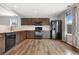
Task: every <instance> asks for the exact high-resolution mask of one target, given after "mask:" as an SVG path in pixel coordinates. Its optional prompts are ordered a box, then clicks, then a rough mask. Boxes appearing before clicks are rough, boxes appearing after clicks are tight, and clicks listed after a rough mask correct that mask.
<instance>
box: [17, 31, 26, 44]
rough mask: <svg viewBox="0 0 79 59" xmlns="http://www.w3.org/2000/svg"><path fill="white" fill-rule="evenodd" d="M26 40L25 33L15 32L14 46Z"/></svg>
mask: <svg viewBox="0 0 79 59" xmlns="http://www.w3.org/2000/svg"><path fill="white" fill-rule="evenodd" d="M24 39H26V31H19V32H16V44H18V43H19V42H21V41H22V40H24Z"/></svg>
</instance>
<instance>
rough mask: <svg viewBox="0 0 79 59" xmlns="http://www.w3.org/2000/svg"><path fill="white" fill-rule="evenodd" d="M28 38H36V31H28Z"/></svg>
mask: <svg viewBox="0 0 79 59" xmlns="http://www.w3.org/2000/svg"><path fill="white" fill-rule="evenodd" d="M26 38H27V39H34V31H27V35H26Z"/></svg>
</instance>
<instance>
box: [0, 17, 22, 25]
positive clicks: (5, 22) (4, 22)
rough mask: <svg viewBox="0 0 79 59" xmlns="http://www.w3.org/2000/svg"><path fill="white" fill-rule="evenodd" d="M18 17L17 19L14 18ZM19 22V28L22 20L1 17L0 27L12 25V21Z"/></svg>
mask: <svg viewBox="0 0 79 59" xmlns="http://www.w3.org/2000/svg"><path fill="white" fill-rule="evenodd" d="M14 17H16V19H15V18H14ZM15 20H16V21H17V26H20V25H21V18H20V17H18V16H0V25H8V26H10V25H11V22H12V21H15Z"/></svg>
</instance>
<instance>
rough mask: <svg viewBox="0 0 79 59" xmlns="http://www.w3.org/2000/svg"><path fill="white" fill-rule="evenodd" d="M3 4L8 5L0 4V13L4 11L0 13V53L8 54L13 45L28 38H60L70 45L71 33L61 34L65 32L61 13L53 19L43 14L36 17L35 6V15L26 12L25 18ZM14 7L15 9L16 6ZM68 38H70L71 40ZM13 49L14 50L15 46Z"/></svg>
mask: <svg viewBox="0 0 79 59" xmlns="http://www.w3.org/2000/svg"><path fill="white" fill-rule="evenodd" d="M5 5H7V6H9V7H10V5H9V4H0V8H1V9H0V13H1V12H3V11H4V13H1V14H0V15H1V16H0V54H8V53H9V52H10V51H11V50H12V49H13V48H14V47H15V46H17V45H19V44H20V43H22V44H23V42H24V41H25V40H30V39H34V40H35V39H36V40H38V41H39V40H42V39H44V40H50V42H51V41H52V40H53V39H54V40H56V41H57V40H62V41H64V42H66V43H67V44H70V45H72V34H68V33H66V35H65V36H66V37H64V36H63V35H64V34H63V33H64V32H65V31H64V32H63V29H62V28H63V27H65V26H63V24H64V25H66V24H65V23H64V22H65V19H64V20H62V17H60V16H62V15H63V14H62V15H59V19H58V18H57V17H56V18H57V19H55V18H53V19H54V20H51V19H52V18H50V17H44V16H43V17H37V16H39V14H38V12H39V11H37V10H40V9H38V8H37V9H35V11H34V13H35V16H33V17H28V15H29V14H28V15H27V17H26V18H25V17H20V16H19V15H17V14H18V13H17V14H16V13H15V11H14V12H13V10H11V9H12V8H13V7H12V8H8V7H7V6H5ZM11 5H12V4H11ZM16 5H17V4H16ZM25 5H28V4H25ZM40 5H41V4H40ZM48 5H49V4H48ZM59 5H60V4H59ZM63 5H64V4H63ZM21 6H22V7H23V6H24V4H22V5H21ZM29 6H30V4H29ZM34 6H35V5H34ZM38 6H39V5H38ZM14 7H15V9H16V6H14ZM66 7H67V5H66ZM50 8H51V7H50ZM17 10H18V9H17ZM25 10H26V9H25ZM27 10H28V8H27ZM48 11H50V10H48ZM77 11H78V10H77ZM46 12H47V11H46ZM32 13H33V12H32ZM39 13H40V12H39ZM53 35H54V36H53ZM62 36H63V37H62ZM69 39H71V41H70V40H69ZM75 41H76V40H75ZM75 41H74V42H75ZM77 43H78V42H77ZM29 44H30V43H29ZM58 44H59V43H58ZM72 46H73V45H72ZM74 47H75V45H74ZM77 47H78V46H77ZM14 50H15V51H16V48H15V49H14ZM50 51H51V50H50ZM61 54H62V53H61Z"/></svg>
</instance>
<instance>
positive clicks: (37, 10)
mask: <svg viewBox="0 0 79 59" xmlns="http://www.w3.org/2000/svg"><path fill="white" fill-rule="evenodd" d="M5 5H6V6H8V7H9V8H11V9H12V10H13V11H14V12H16V13H17V14H18V15H20V16H21V17H22V18H34V17H35V18H36V17H37V18H48V17H52V16H54V15H57V14H59V13H61V12H62V11H64V10H65V9H66V8H67V6H68V5H72V4H70V3H5Z"/></svg>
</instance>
